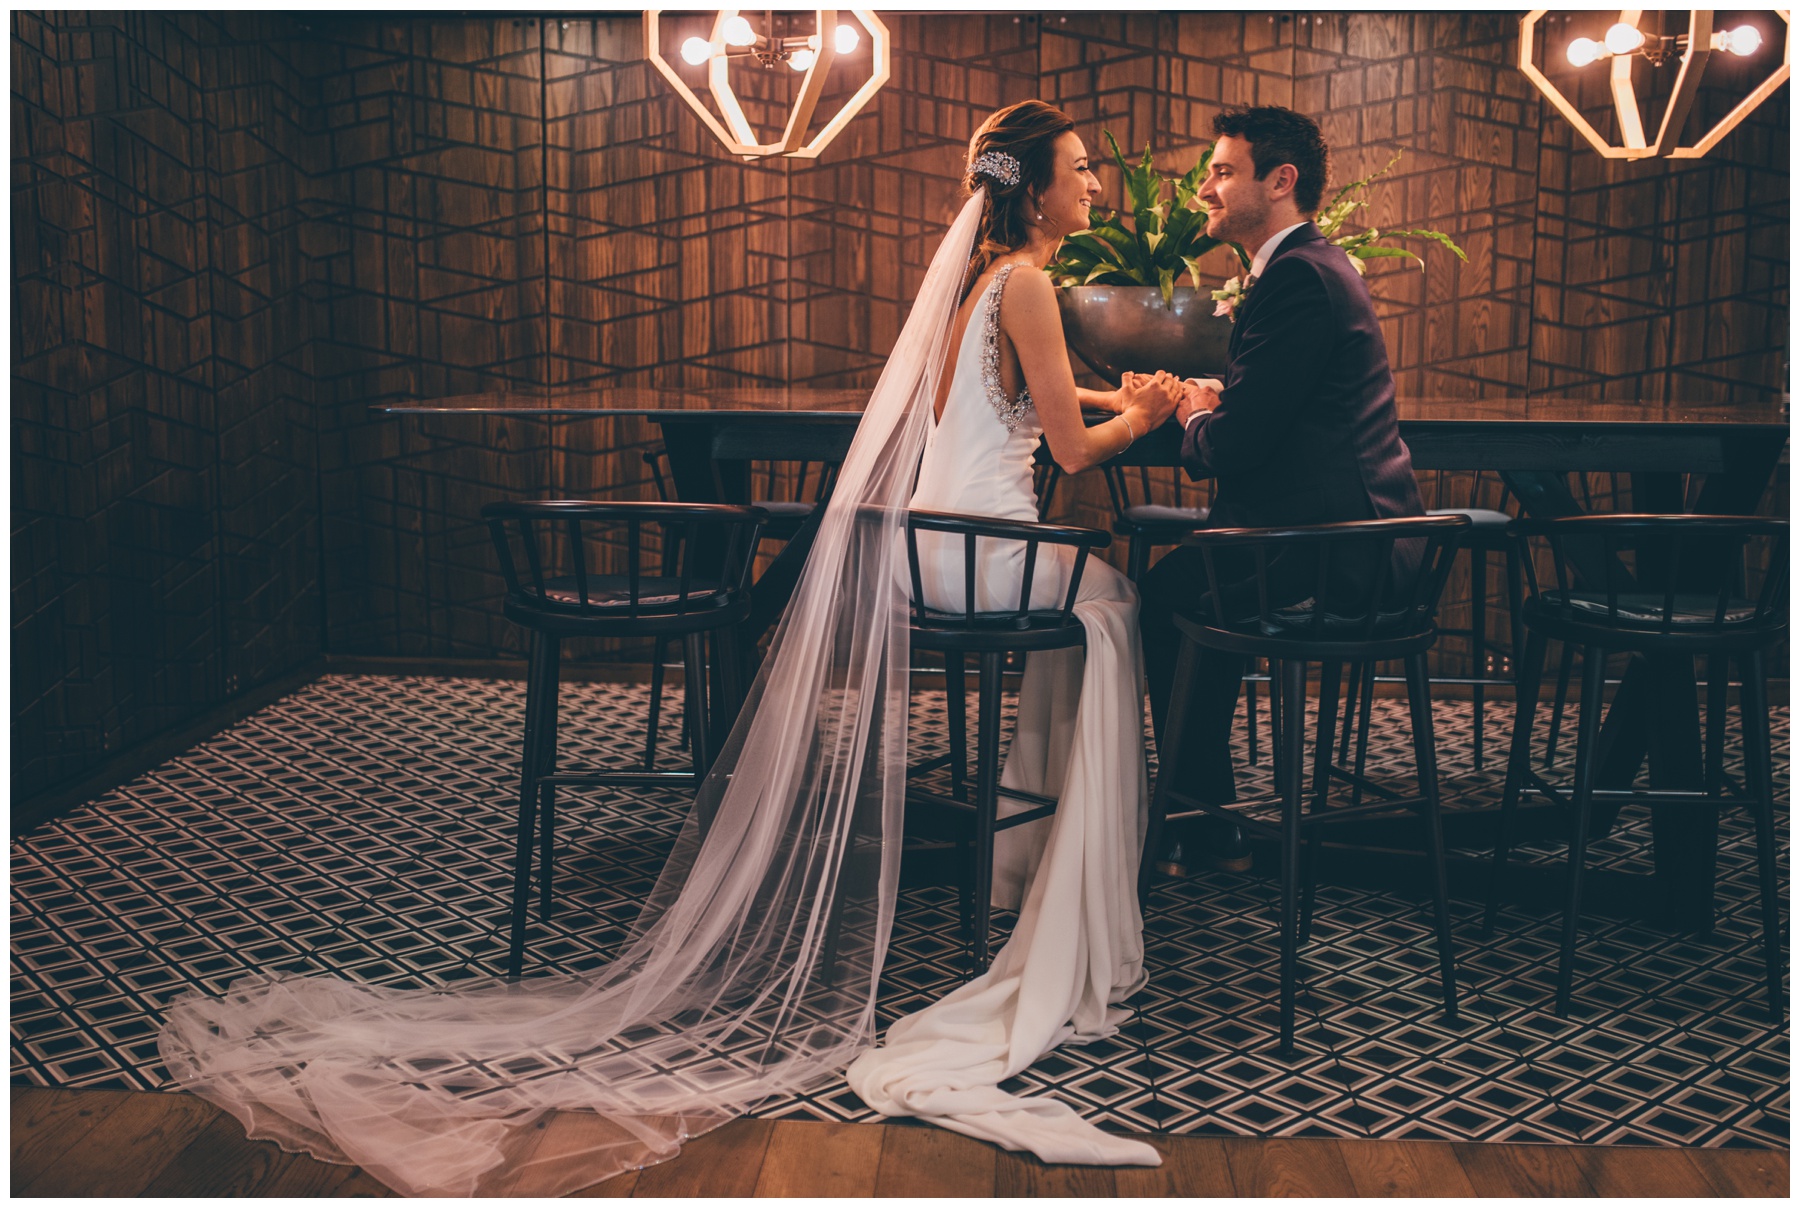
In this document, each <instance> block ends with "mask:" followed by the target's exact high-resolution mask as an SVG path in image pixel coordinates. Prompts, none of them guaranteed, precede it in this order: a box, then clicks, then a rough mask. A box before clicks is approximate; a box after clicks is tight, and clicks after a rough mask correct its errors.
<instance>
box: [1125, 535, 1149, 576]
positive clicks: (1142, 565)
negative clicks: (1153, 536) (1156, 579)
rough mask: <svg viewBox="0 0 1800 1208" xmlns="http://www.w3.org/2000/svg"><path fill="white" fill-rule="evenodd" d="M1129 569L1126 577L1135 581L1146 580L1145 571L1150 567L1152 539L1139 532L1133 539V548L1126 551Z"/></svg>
mask: <svg viewBox="0 0 1800 1208" xmlns="http://www.w3.org/2000/svg"><path fill="white" fill-rule="evenodd" d="M1126 559H1127V569H1126V573H1125V577H1126V578H1128V579H1130V580H1131V581H1132V582H1133V583H1142V582H1143V581H1144V572H1145V571H1147V570H1149V569H1150V539H1149V538H1148V537H1145V536H1143V535H1142V534H1138V535H1137V536H1134V537H1132V539H1131V548H1130V549H1129V550H1128V551H1127V553H1126Z"/></svg>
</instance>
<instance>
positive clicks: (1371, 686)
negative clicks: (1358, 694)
mask: <svg viewBox="0 0 1800 1208" xmlns="http://www.w3.org/2000/svg"><path fill="white" fill-rule="evenodd" d="M1362 675H1363V684H1362V704H1361V707H1360V708H1359V709H1358V711H1357V715H1356V766H1355V767H1354V768H1352V769H1351V770H1352V771H1354V772H1355V773H1356V777H1357V778H1356V779H1355V780H1353V781H1352V782H1351V783H1350V807H1351V808H1352V809H1354V808H1356V807H1357V806H1359V805H1361V804H1362V793H1363V791H1362V775H1363V773H1364V772H1365V771H1366V770H1367V769H1368V766H1369V718H1370V716H1371V715H1372V714H1373V713H1374V712H1375V664H1374V663H1373V662H1368V663H1364V664H1363V665H1362Z"/></svg>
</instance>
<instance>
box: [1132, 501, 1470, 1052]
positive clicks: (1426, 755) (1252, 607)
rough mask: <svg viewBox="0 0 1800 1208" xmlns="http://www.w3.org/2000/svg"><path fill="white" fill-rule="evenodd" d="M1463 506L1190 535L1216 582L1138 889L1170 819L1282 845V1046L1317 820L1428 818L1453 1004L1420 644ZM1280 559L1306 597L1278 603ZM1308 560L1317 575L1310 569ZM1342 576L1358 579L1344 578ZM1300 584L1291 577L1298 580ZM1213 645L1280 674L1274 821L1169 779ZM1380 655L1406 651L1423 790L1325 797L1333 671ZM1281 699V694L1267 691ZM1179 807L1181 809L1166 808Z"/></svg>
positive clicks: (1189, 651) (1443, 964) (1185, 638)
mask: <svg viewBox="0 0 1800 1208" xmlns="http://www.w3.org/2000/svg"><path fill="white" fill-rule="evenodd" d="M1468 527H1469V521H1468V519H1467V518H1466V517H1463V516H1412V517H1405V518H1401V519H1394V520H1357V521H1351V522H1348V523H1344V524H1321V525H1312V526H1308V527H1304V528H1292V529H1203V530H1201V531H1199V532H1196V533H1192V534H1190V535H1189V536H1188V537H1187V538H1186V539H1185V540H1184V541H1183V544H1184V545H1190V546H1193V547H1195V548H1197V549H1199V550H1200V553H1201V556H1202V558H1203V560H1204V562H1205V566H1206V578H1207V592H1206V595H1205V597H1204V598H1203V608H1204V616H1203V618H1202V619H1198V620H1196V619H1190V618H1187V617H1181V616H1178V617H1176V619H1175V624H1176V627H1177V628H1178V629H1180V631H1181V638H1182V640H1181V653H1180V656H1179V659H1178V661H1177V662H1176V665H1175V684H1174V688H1173V690H1172V692H1171V694H1170V697H1169V718H1168V721H1167V725H1166V729H1165V731H1164V733H1165V734H1166V735H1167V736H1168V738H1169V747H1170V749H1169V751H1168V752H1167V753H1166V754H1165V755H1164V756H1163V761H1162V764H1161V767H1160V769H1159V770H1158V773H1157V777H1156V791H1155V793H1154V794H1153V795H1152V797H1151V800H1150V825H1149V829H1148V833H1147V834H1146V836H1145V848H1144V862H1143V865H1142V867H1141V869H1140V872H1139V882H1138V892H1139V895H1140V896H1141V897H1144V898H1147V897H1148V895H1149V888H1150V876H1151V868H1150V858H1151V855H1152V853H1154V852H1155V851H1156V850H1157V848H1156V845H1157V843H1158V841H1159V839H1160V837H1161V833H1162V828H1163V825H1164V823H1165V822H1166V821H1169V820H1171V819H1180V818H1193V817H1198V816H1201V815H1204V814H1210V815H1213V816H1215V817H1221V818H1225V819H1227V820H1228V821H1231V822H1233V823H1236V824H1237V825H1239V826H1241V827H1243V828H1244V829H1245V830H1248V831H1251V832H1253V833H1257V834H1262V835H1264V836H1267V837H1269V838H1273V839H1276V840H1278V841H1279V842H1280V844H1281V1053H1282V1054H1283V1055H1284V1056H1285V1055H1288V1054H1291V1053H1292V1052H1293V1045H1294V1000H1295V994H1296V982H1297V972H1298V960H1299V946H1300V941H1301V939H1302V938H1303V935H1304V933H1305V930H1306V927H1305V920H1303V919H1301V918H1299V917H1297V916H1298V915H1299V909H1300V891H1301V882H1302V881H1303V880H1304V881H1305V882H1306V883H1307V895H1306V896H1307V898H1308V909H1307V912H1306V913H1307V915H1308V916H1310V914H1311V909H1310V900H1311V897H1312V894H1311V876H1310V866H1311V863H1312V862H1311V860H1310V859H1309V860H1308V861H1307V865H1308V868H1307V869H1305V870H1303V869H1302V867H1301V852H1300V847H1301V838H1302V836H1303V835H1305V836H1306V837H1307V849H1308V852H1309V853H1310V852H1311V850H1312V843H1313V839H1312V837H1311V834H1310V832H1312V831H1314V830H1315V829H1316V828H1317V827H1318V826H1319V825H1321V824H1324V823H1330V822H1337V821H1344V820H1347V819H1351V818H1361V817H1365V816H1367V815H1369V814H1372V813H1378V812H1379V813H1391V812H1394V811H1397V810H1405V809H1411V810H1414V811H1417V812H1418V813H1419V814H1420V815H1421V816H1422V817H1423V819H1424V822H1425V836H1426V853H1427V854H1428V855H1429V856H1430V858H1431V862H1432V889H1433V895H1434V902H1435V905H1436V908H1437V937H1438V963H1439V969H1440V972H1441V975H1442V978H1443V987H1444V1010H1445V1012H1446V1014H1448V1015H1449V1016H1450V1017H1451V1018H1455V1015H1456V966H1455V958H1454V955H1453V953H1452V950H1451V942H1450V913H1449V903H1448V900H1447V897H1448V890H1447V886H1446V881H1445V872H1444V831H1443V822H1442V819H1441V817H1440V814H1439V808H1438V790H1437V754H1436V751H1435V749H1434V747H1433V745H1432V732H1431V689H1430V685H1429V683H1428V682H1427V679H1426V665H1425V652H1426V651H1427V650H1428V649H1430V647H1431V644H1432V643H1433V642H1434V641H1436V640H1437V630H1436V629H1435V628H1434V626H1433V614H1434V612H1435V610H1436V608H1437V602H1438V596H1439V593H1441V592H1442V591H1443V587H1444V580H1445V579H1446V578H1447V577H1448V575H1449V571H1450V565H1451V560H1452V558H1453V556H1454V554H1455V552H1456V544H1457V539H1458V538H1459V537H1461V536H1462V534H1463V533H1464V532H1466V531H1467V530H1468ZM1407 540H1412V541H1415V542H1417V544H1418V549H1419V560H1418V563H1417V565H1416V568H1415V569H1413V570H1412V571H1411V573H1409V574H1404V575H1400V576H1396V575H1395V574H1394V573H1393V569H1392V554H1393V550H1394V546H1395V545H1396V543H1398V542H1401V541H1407ZM1226 558H1230V559H1232V560H1233V561H1235V562H1237V563H1238V564H1239V565H1243V566H1249V567H1253V568H1254V569H1253V573H1252V574H1251V575H1250V576H1249V577H1248V578H1247V579H1243V580H1241V581H1238V582H1233V580H1234V579H1238V578H1239V576H1238V575H1229V576H1221V574H1220V573H1219V568H1218V565H1217V564H1218V562H1220V561H1224V560H1225V559H1226ZM1277 558H1279V559H1281V560H1282V563H1283V564H1284V565H1285V566H1287V567H1288V568H1290V569H1289V571H1288V572H1287V576H1286V578H1287V581H1288V584H1289V585H1290V587H1291V586H1292V585H1293V584H1295V583H1304V584H1310V586H1311V595H1310V596H1309V597H1308V598H1306V599H1304V600H1302V601H1301V602H1299V603H1296V604H1292V605H1290V606H1285V607H1284V606H1283V604H1282V601H1281V599H1280V592H1281V587H1280V585H1278V584H1274V583H1272V582H1271V580H1270V574H1269V568H1270V565H1271V563H1273V562H1275V560H1276V559H1277ZM1309 571H1310V573H1308V572H1309ZM1347 584H1353V585H1356V586H1354V587H1348V588H1347V587H1346V586H1345V585H1347ZM1297 590H1301V589H1300V588H1298V587H1293V588H1292V590H1290V591H1289V597H1290V598H1291V596H1292V594H1293V591H1297ZM1202 647H1206V648H1209V649H1213V650H1219V651H1224V652H1226V653H1229V654H1236V655H1240V656H1244V657H1246V658H1266V659H1268V660H1269V666H1270V671H1271V677H1272V679H1271V689H1272V690H1273V689H1274V688H1275V685H1277V684H1278V685H1279V691H1280V694H1281V698H1282V711H1281V713H1282V718H1283V722H1282V724H1281V726H1280V728H1279V730H1278V732H1277V734H1276V736H1275V742H1276V752H1277V754H1276V760H1277V767H1278V769H1282V770H1283V771H1284V774H1283V775H1282V777H1281V779H1280V783H1281V786H1282V790H1281V795H1280V796H1279V797H1278V798H1277V800H1278V801H1279V803H1280V806H1281V820H1280V823H1279V824H1276V823H1273V822H1269V821H1264V820H1261V819H1257V818H1254V817H1251V816H1249V815H1248V813H1247V812H1246V810H1247V809H1250V808H1254V807H1255V806H1256V805H1258V804H1264V803H1256V802H1252V803H1247V804H1246V803H1238V804H1234V805H1229V806H1226V805H1215V804H1213V803H1210V802H1205V801H1200V800H1198V799H1196V798H1193V797H1190V796H1187V795H1186V794H1184V793H1181V792H1178V791H1177V790H1176V789H1175V788H1174V787H1173V786H1174V785H1175V783H1176V782H1177V780H1178V773H1179V771H1180V768H1181V763H1182V759H1183V754H1184V753H1183V751H1182V747H1183V745H1184V744H1183V742H1182V735H1183V734H1184V732H1185V726H1186V714H1187V697H1188V695H1189V692H1190V690H1191V684H1192V682H1193V678H1194V675H1195V672H1196V669H1197V667H1198V664H1199V654H1200V649H1201V648H1202ZM1384 659H1404V660H1405V662H1406V680H1407V696H1408V698H1409V700H1410V703H1411V705H1412V724H1413V753H1414V757H1415V758H1416V760H1417V762H1418V775H1419V791H1418V795H1417V796H1415V797H1400V796H1398V795H1397V794H1394V793H1393V792H1391V791H1390V790H1387V789H1386V788H1385V786H1376V785H1372V784H1369V785H1367V786H1366V787H1369V788H1371V789H1372V790H1373V791H1375V792H1377V793H1378V795H1380V796H1381V797H1382V798H1383V799H1382V800H1380V801H1377V802H1373V803H1371V804H1368V805H1357V806H1347V807H1336V808H1328V802H1327V797H1328V795H1329V794H1328V790H1329V786H1330V778H1331V776H1332V775H1334V774H1336V775H1340V776H1342V773H1341V772H1339V771H1337V770H1335V769H1333V768H1332V767H1331V746H1332V731H1333V725H1332V723H1333V720H1334V718H1333V716H1332V714H1333V713H1334V711H1335V710H1336V708H1337V700H1336V695H1337V682H1338V673H1339V671H1340V670H1341V669H1342V666H1343V664H1344V663H1345V662H1346V661H1349V662H1360V663H1370V664H1372V663H1374V662H1376V661H1378V660H1384ZM1309 663H1319V664H1321V668H1320V671H1321V674H1320V677H1319V685H1320V696H1319V718H1318V733H1317V740H1316V741H1317V744H1318V745H1317V754H1316V759H1315V764H1314V785H1313V794H1312V796H1313V804H1312V808H1311V809H1310V810H1308V811H1306V812H1304V813H1303V812H1302V808H1303V800H1304V798H1305V796H1306V790H1305V787H1304V785H1303V783H1302V763H1303V756H1304V751H1305V743H1306V739H1305V718H1306V712H1305V709H1306V668H1307V665H1308V664H1309ZM1271 695H1272V696H1273V691H1272V693H1271ZM1171 807H1180V808H1178V809H1171Z"/></svg>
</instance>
